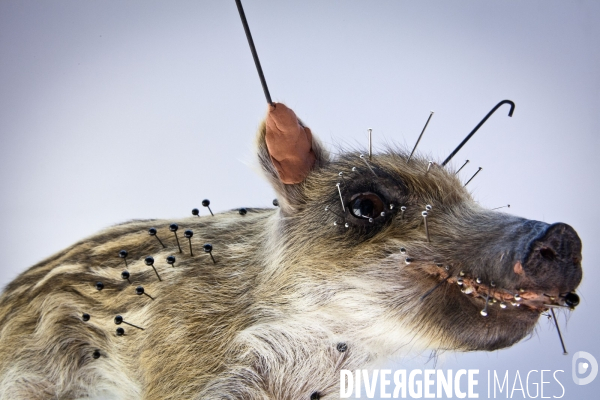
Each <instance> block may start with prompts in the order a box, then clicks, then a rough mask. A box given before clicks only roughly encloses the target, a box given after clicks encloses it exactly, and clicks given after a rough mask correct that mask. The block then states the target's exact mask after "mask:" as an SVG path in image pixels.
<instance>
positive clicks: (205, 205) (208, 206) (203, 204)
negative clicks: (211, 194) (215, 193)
mask: <svg viewBox="0 0 600 400" xmlns="http://www.w3.org/2000/svg"><path fill="white" fill-rule="evenodd" d="M202 206H204V207H206V208H208V211H210V215H212V216H213V217H214V216H215V214H213V212H212V210H211V209H210V200H209V199H204V200H202Z"/></svg>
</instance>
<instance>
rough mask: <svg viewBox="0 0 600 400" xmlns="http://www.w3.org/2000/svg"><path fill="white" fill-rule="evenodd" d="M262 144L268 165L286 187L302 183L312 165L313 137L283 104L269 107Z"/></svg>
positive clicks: (313, 155) (313, 161)
mask: <svg viewBox="0 0 600 400" xmlns="http://www.w3.org/2000/svg"><path fill="white" fill-rule="evenodd" d="M265 125H266V134H265V142H266V144H267V149H268V151H269V156H270V157H271V162H272V163H273V166H274V167H275V169H276V170H277V173H278V174H279V180H280V181H281V182H282V183H285V184H288V185H289V184H295V183H300V182H302V181H304V179H305V178H306V176H307V175H308V173H309V172H310V170H311V169H312V168H313V166H314V164H315V160H316V157H315V152H314V150H313V140H312V133H311V131H310V129H309V128H307V127H305V126H303V125H302V124H301V123H300V121H298V117H296V114H295V113H294V111H292V110H291V109H289V108H287V107H286V106H285V105H284V104H281V103H273V105H270V106H269V110H268V112H267V118H266V121H265Z"/></svg>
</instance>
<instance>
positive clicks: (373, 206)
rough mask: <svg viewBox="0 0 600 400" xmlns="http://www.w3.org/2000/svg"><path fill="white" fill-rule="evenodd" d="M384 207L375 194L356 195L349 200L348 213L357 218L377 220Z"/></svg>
mask: <svg viewBox="0 0 600 400" xmlns="http://www.w3.org/2000/svg"><path fill="white" fill-rule="evenodd" d="M384 209H385V205H384V204H383V200H381V198H380V197H379V196H377V195H376V194H375V193H370V192H369V193H358V194H355V195H354V196H352V198H351V199H350V212H351V213H352V215H354V216H355V217H357V218H365V219H369V218H373V219H375V218H377V217H379V216H381V215H382V212H383V210H384Z"/></svg>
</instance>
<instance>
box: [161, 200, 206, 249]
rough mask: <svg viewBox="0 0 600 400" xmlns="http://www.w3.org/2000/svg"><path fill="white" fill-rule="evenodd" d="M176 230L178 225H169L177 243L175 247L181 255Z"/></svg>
mask: <svg viewBox="0 0 600 400" xmlns="http://www.w3.org/2000/svg"><path fill="white" fill-rule="evenodd" d="M203 203H204V202H203ZM177 229H179V225H177V224H171V225H169V230H170V231H171V232H173V234H174V235H175V240H176V241H177V247H178V248H179V252H180V253H183V251H181V246H180V245H179V238H178V237H177Z"/></svg>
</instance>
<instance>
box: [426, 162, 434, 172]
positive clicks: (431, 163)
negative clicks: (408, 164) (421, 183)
mask: <svg viewBox="0 0 600 400" xmlns="http://www.w3.org/2000/svg"><path fill="white" fill-rule="evenodd" d="M432 165H433V161H429V164H427V171H425V175H427V173H428V172H429V170H430V169H431V166H432Z"/></svg>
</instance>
